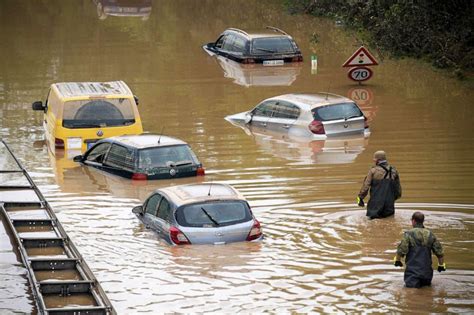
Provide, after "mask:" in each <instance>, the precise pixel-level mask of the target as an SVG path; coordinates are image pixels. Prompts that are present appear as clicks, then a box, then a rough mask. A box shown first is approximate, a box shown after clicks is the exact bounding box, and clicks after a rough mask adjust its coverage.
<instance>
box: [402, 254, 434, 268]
mask: <svg viewBox="0 0 474 315" xmlns="http://www.w3.org/2000/svg"><path fill="white" fill-rule="evenodd" d="M393 265H394V266H395V267H403V263H402V262H401V261H400V260H397V256H395V257H393ZM438 269H439V267H438Z"/></svg>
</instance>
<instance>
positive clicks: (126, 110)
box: [63, 98, 135, 128]
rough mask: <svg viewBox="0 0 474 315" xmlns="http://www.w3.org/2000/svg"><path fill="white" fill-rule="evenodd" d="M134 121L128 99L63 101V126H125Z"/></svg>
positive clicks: (130, 103)
mask: <svg viewBox="0 0 474 315" xmlns="http://www.w3.org/2000/svg"><path fill="white" fill-rule="evenodd" d="M133 123H135V114H134V112H133V104H132V102H131V101H130V100H129V99H126V98H116V99H96V100H90V99H88V100H79V101H69V102H66V103H64V111H63V127H66V128H98V127H102V128H103V127H110V126H127V125H131V124H133Z"/></svg>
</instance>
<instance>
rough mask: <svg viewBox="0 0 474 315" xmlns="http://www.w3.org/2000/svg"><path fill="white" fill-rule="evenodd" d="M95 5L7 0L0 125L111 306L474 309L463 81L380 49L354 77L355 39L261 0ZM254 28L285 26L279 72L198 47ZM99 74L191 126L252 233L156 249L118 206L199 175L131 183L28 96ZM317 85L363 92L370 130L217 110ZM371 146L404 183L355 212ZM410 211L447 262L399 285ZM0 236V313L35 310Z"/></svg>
mask: <svg viewBox="0 0 474 315" xmlns="http://www.w3.org/2000/svg"><path fill="white" fill-rule="evenodd" d="M128 2H129V3H132V2H133V3H139V2H140V1H128ZM98 3H99V4H100V3H103V1H99V2H98ZM143 3H144V5H142V7H147V6H149V2H148V1H143ZM147 3H148V4H147ZM137 6H138V5H137ZM103 9H104V6H103V5H102V6H98V5H96V4H95V3H94V2H93V1H87V0H82V1H75V2H64V1H60V0H55V1H48V2H31V1H26V0H24V1H13V0H8V1H2V3H1V4H0V26H1V27H0V34H1V38H2V46H1V47H0V60H1V61H0V65H1V66H0V67H1V71H0V137H2V138H3V139H5V140H6V141H7V142H8V143H9V144H10V146H11V148H12V150H13V151H14V152H15V154H16V155H17V157H19V158H20V159H21V161H22V163H23V164H24V166H25V167H26V168H27V169H28V170H29V171H30V173H31V175H32V177H33V179H34V180H35V182H36V183H37V184H38V186H39V187H40V189H41V191H42V192H43V194H44V195H45V197H46V198H47V199H48V200H49V201H50V203H51V206H52V207H53V209H54V210H55V211H56V214H57V216H58V218H59V219H60V221H61V222H62V224H63V226H64V228H65V229H66V230H67V232H68V234H69V236H70V237H71V239H72V240H73V241H74V243H75V245H76V246H77V247H78V249H79V251H80V252H81V254H82V255H83V256H84V258H85V259H86V261H87V263H88V265H89V266H90V267H91V269H92V270H93V272H94V274H95V275H96V277H97V278H98V279H99V280H100V281H101V284H102V287H103V288H104V290H105V291H106V293H107V295H108V297H109V298H110V300H111V301H112V303H113V304H114V306H115V308H116V309H117V311H118V312H119V314H127V313H162V312H183V313H189V312H221V313H234V312H239V311H240V312H246V313H250V312H265V311H269V312H311V311H313V312H321V313H322V312H325V313H335V312H347V313H353V312H361V310H363V311H362V312H415V313H419V312H423V313H424V312H436V313H439V312H451V313H458V312H465V311H468V312H472V311H474V255H473V251H474V243H473V242H474V241H473V240H474V194H473V191H474V166H473V165H474V154H473V152H474V136H473V127H472V122H473V118H472V117H473V115H474V109H473V106H472V99H473V97H474V92H473V90H472V87H471V86H469V85H468V84H466V83H463V82H459V81H456V80H454V79H450V78H447V77H446V76H444V75H443V74H441V73H437V72H435V71H433V70H432V69H431V68H430V67H429V66H427V65H425V64H422V63H420V62H415V61H413V60H390V59H387V58H385V59H384V60H379V61H380V65H379V66H377V67H374V68H373V70H374V77H373V78H372V79H371V80H370V81H368V83H367V84H364V85H363V86H358V85H355V84H353V83H352V82H351V81H349V79H348V78H347V75H346V71H347V70H345V69H343V68H342V67H341V65H342V63H343V62H344V61H345V60H346V59H347V58H348V57H349V56H350V55H351V54H352V52H353V51H354V50H355V49H356V48H357V47H358V45H357V41H356V40H355V38H354V36H353V35H351V34H350V33H347V32H346V31H344V30H343V29H341V28H336V27H335V26H334V23H333V22H331V21H327V20H317V19H312V18H309V17H302V16H291V15H287V14H286V13H284V12H283V9H282V8H280V7H279V6H277V5H275V4H273V2H272V1H245V2H244V1H226V2H225V4H224V3H223V2H221V1H217V0H216V1H187V0H179V1H153V2H152V3H151V13H149V14H148V13H143V14H142V15H141V16H135V17H132V16H128V17H127V16H125V17H118V16H111V15H107V14H105V13H104V10H103ZM145 12H146V10H145ZM265 25H274V26H277V27H279V28H281V29H284V30H285V31H287V32H288V33H289V34H291V35H292V36H293V37H294V38H295V40H296V41H297V43H298V44H299V46H300V48H301V49H302V52H303V55H304V57H305V61H304V63H303V65H301V66H300V67H296V68H294V67H293V68H291V67H290V68H289V69H288V71H287V72H283V73H282V72H281V71H278V70H275V69H271V70H269V71H267V70H266V69H263V68H258V67H256V68H242V67H239V66H238V65H235V64H226V63H225V60H224V61H222V60H216V59H215V58H212V57H210V56H209V55H208V54H206V53H205V52H204V51H203V50H202V48H201V46H202V45H203V44H205V43H208V42H211V41H214V40H215V39H217V37H218V35H219V34H220V32H221V31H223V30H224V29H225V28H227V27H239V28H244V29H257V28H261V27H263V26H265ZM313 33H317V34H318V35H319V43H317V44H315V43H311V42H310V39H311V36H312V34H313ZM311 54H317V56H318V63H319V64H318V67H319V68H318V69H317V73H312V71H311V68H310V55H311ZM377 57H379V58H380V56H377ZM313 72H315V71H313ZM110 80H124V81H125V82H127V84H128V85H129V86H130V87H131V89H132V90H133V92H134V93H135V94H136V95H138V97H139V98H140V105H139V110H140V113H141V116H142V120H143V125H144V130H146V131H148V132H153V133H160V132H161V130H162V128H163V127H164V133H165V134H167V135H171V136H175V137H178V138H181V139H183V140H185V141H187V142H188V143H189V144H190V145H191V147H192V148H193V150H194V151H195V152H196V154H197V155H198V157H199V158H200V160H201V161H202V162H203V164H204V166H205V167H206V176H205V178H204V180H206V181H211V180H212V181H216V182H224V183H229V184H232V185H234V186H235V187H236V188H237V189H238V190H240V191H241V192H242V193H243V194H244V196H245V197H246V198H247V199H248V200H249V203H250V205H251V206H252V209H253V212H254V213H255V215H256V217H257V218H258V219H259V220H260V222H261V223H262V226H263V229H264V233H265V239H264V240H263V241H262V242H260V243H241V244H229V245H225V246H185V247H169V246H168V245H166V244H165V243H164V242H162V241H160V240H159V238H158V236H157V235H156V234H155V233H154V232H153V231H151V230H147V229H145V227H144V226H143V225H142V224H141V223H140V221H139V220H138V219H137V218H136V217H135V215H134V214H132V212H131V209H132V207H133V206H135V205H137V204H139V203H140V202H142V201H143V200H144V199H145V198H146V197H147V196H148V194H149V193H150V192H151V191H153V190H154V189H156V188H157V187H162V186H169V185H173V184H181V183H191V182H196V181H200V180H203V179H202V178H191V179H181V180H163V181H155V182H152V181H148V182H146V183H140V182H138V183H137V182H133V183H132V182H130V181H127V180H124V179H121V178H117V177H113V176H110V175H105V174H103V173H100V172H98V171H96V170H92V169H87V168H84V167H80V166H78V165H77V164H75V163H73V162H72V161H71V160H70V159H69V158H68V156H67V154H64V152H57V154H55V155H53V154H52V153H51V152H49V151H48V149H47V148H46V146H45V145H44V143H43V139H44V132H43V128H42V117H41V115H40V114H39V113H38V112H33V111H32V110H31V102H32V101H35V100H44V99H45V98H46V95H47V91H48V87H49V85H50V84H51V83H53V82H64V81H110ZM328 90H329V91H330V92H331V93H336V94H341V95H345V96H349V97H352V98H355V99H356V100H357V101H358V102H359V104H360V106H361V108H362V109H363V110H364V113H365V114H366V116H367V117H368V118H369V123H370V127H371V130H372V134H371V136H370V137H369V138H368V139H344V140H342V141H341V140H327V141H312V142H311V141H309V140H308V141H294V140H292V139H288V138H287V137H285V136H284V135H278V134H276V135H275V134H265V133H261V132H259V131H255V130H250V131H248V130H247V132H246V130H242V129H241V128H239V127H236V126H234V125H232V124H230V123H228V122H227V121H225V120H224V117H225V116H227V115H230V114H234V113H238V112H242V111H245V110H248V109H250V108H252V107H253V106H254V105H256V104H257V103H259V102H260V101H261V100H263V99H265V98H268V97H271V96H275V95H279V94H284V93H297V92H320V91H328ZM379 149H383V150H385V151H386V152H387V154H388V158H389V161H390V162H391V163H392V164H393V165H395V166H396V167H397V169H398V170H399V172H400V176H401V183H402V186H403V197H402V198H401V199H400V200H399V202H398V203H397V210H396V214H395V216H394V217H392V218H389V219H385V220H375V221H368V220H367V219H366V217H365V211H364V210H362V209H361V208H359V207H357V206H356V204H355V199H356V196H357V193H358V191H359V189H360V185H361V183H362V180H363V178H364V176H365V175H366V173H367V170H368V168H369V167H370V166H371V163H372V162H371V161H372V154H373V152H374V151H376V150H379ZM2 163H3V161H2ZM415 210H421V211H423V212H424V213H425V214H426V226H427V227H428V228H430V229H432V230H433V232H434V233H435V234H436V235H437V237H438V239H440V240H441V242H442V244H443V245H444V248H445V255H446V256H445V257H446V263H447V268H448V271H447V272H445V273H442V274H439V273H437V272H436V273H435V275H434V279H433V285H432V287H430V288H424V289H420V290H413V289H406V288H404V287H403V285H404V283H403V272H402V270H401V269H399V268H395V267H393V266H392V258H393V256H394V254H395V248H396V245H397V244H398V242H399V240H400V239H401V236H402V231H403V230H404V229H408V228H409V227H410V218H411V214H412V213H413V211H415ZM5 235H6V232H5V229H4V228H1V226H0V240H1V246H0V313H12V312H23V313H30V312H35V306H34V301H33V299H32V296H31V293H30V290H29V288H28V282H27V279H26V274H25V273H26V271H25V269H24V268H23V267H22V265H21V263H20V262H19V260H18V257H17V256H16V254H15V253H14V252H13V251H12V244H11V243H10V241H9V240H8V238H7V237H6V236H5Z"/></svg>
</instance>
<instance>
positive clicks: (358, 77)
mask: <svg viewBox="0 0 474 315" xmlns="http://www.w3.org/2000/svg"><path fill="white" fill-rule="evenodd" d="M347 76H348V77H349V79H351V80H354V81H359V82H362V81H366V80H368V79H370V78H371V77H372V70H370V69H369V68H367V67H354V68H351V69H350V70H349V72H347Z"/></svg>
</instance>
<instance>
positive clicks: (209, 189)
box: [156, 183, 245, 207]
mask: <svg viewBox="0 0 474 315" xmlns="http://www.w3.org/2000/svg"><path fill="white" fill-rule="evenodd" d="M156 191H157V192H163V193H165V194H166V195H167V196H168V197H169V198H170V199H171V200H172V201H173V202H174V203H175V204H176V205H177V206H178V207H179V206H181V205H185V204H190V203H195V202H206V201H213V200H245V198H244V197H243V196H242V195H241V194H240V193H239V192H238V191H237V190H236V189H235V188H233V187H232V186H230V185H228V184H222V183H200V184H189V185H179V186H171V187H166V188H160V189H157V190H156Z"/></svg>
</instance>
